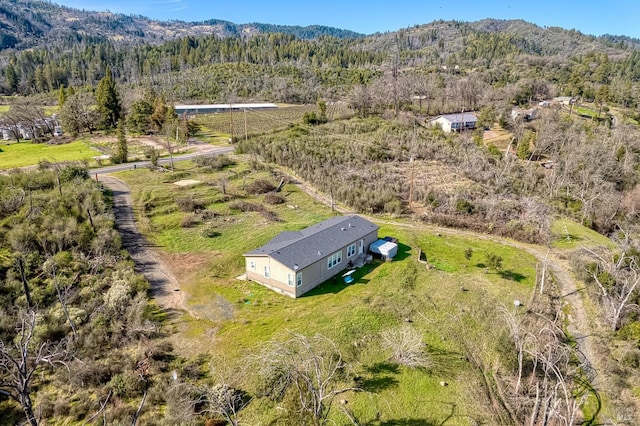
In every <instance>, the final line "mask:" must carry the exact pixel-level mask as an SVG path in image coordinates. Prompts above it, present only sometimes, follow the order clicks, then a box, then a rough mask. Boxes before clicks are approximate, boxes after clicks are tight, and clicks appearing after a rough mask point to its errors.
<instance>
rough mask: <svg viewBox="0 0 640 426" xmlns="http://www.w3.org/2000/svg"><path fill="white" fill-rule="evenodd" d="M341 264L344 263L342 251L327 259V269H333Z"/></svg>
mask: <svg viewBox="0 0 640 426" xmlns="http://www.w3.org/2000/svg"><path fill="white" fill-rule="evenodd" d="M341 262H342V250H340V251H339V252H337V253H335V254H332V255H331V256H329V258H328V259H327V268H329V269H331V268H333V267H334V266H336V265H337V264H338V263H341Z"/></svg>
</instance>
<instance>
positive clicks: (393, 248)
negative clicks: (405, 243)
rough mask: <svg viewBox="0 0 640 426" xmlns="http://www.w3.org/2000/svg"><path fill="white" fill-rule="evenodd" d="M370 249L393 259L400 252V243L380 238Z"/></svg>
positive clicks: (384, 257) (386, 258) (388, 258)
mask: <svg viewBox="0 0 640 426" xmlns="http://www.w3.org/2000/svg"><path fill="white" fill-rule="evenodd" d="M369 251H370V252H371V253H375V254H379V255H380V256H382V258H383V259H385V260H391V259H393V257H394V256H395V255H396V254H398V244H397V243H394V242H391V241H387V240H378V241H376V242H375V243H372V244H371V245H370V246H369Z"/></svg>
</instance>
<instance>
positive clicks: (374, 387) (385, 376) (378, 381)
mask: <svg viewBox="0 0 640 426" xmlns="http://www.w3.org/2000/svg"><path fill="white" fill-rule="evenodd" d="M367 373H369V374H371V376H372V377H369V378H367V377H359V378H358V379H356V383H357V385H358V387H360V388H362V389H363V390H365V391H366V392H372V393H377V392H380V391H383V390H385V389H389V388H392V387H395V386H397V385H398V380H397V379H396V378H395V377H393V376H394V375H397V374H399V373H400V367H399V366H398V365H397V364H393V363H390V362H379V363H377V364H374V365H372V366H370V367H367Z"/></svg>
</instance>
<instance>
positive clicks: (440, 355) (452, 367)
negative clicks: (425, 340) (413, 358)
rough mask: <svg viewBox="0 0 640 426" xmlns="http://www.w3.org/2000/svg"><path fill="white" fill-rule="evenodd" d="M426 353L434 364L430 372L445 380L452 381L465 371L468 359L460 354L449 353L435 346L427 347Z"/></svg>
mask: <svg viewBox="0 0 640 426" xmlns="http://www.w3.org/2000/svg"><path fill="white" fill-rule="evenodd" d="M426 352H427V354H428V356H429V359H431V361H432V362H433V367H431V368H430V369H429V370H428V371H429V373H430V374H432V375H437V376H438V377H442V378H444V379H449V380H452V379H454V378H455V377H457V376H458V373H459V372H460V371H461V370H462V369H463V367H464V364H465V363H466V362H467V359H466V357H465V356H464V355H462V354H461V353H459V352H453V351H447V350H444V349H440V348H437V347H434V346H427V348H426Z"/></svg>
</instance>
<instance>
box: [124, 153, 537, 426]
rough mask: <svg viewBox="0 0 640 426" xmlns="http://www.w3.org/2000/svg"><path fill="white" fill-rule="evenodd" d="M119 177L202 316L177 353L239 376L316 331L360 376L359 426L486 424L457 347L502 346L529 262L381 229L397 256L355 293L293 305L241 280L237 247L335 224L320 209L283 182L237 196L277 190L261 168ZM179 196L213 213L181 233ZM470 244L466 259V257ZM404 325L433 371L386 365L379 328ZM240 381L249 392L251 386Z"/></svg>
mask: <svg viewBox="0 0 640 426" xmlns="http://www.w3.org/2000/svg"><path fill="white" fill-rule="evenodd" d="M117 175H118V177H120V178H122V179H124V180H125V181H126V182H127V183H129V185H130V186H131V188H132V194H133V197H134V203H135V206H136V212H137V215H138V219H139V221H140V223H141V225H142V228H143V229H144V230H145V232H146V234H147V237H148V238H149V239H150V240H151V241H152V242H153V243H154V244H156V245H157V246H158V247H159V249H160V250H162V251H163V252H165V256H166V257H167V258H170V259H172V261H173V264H174V269H175V272H176V274H177V276H178V278H179V280H180V282H181V289H182V291H184V292H185V293H186V295H187V296H188V306H189V309H190V310H191V311H192V312H195V313H196V314H197V316H198V319H194V318H191V317H188V316H186V315H185V316H183V317H181V318H178V319H176V320H174V322H172V324H173V328H174V329H175V330H176V334H175V335H174V336H173V337H172V338H171V340H172V342H174V345H175V347H176V348H177V350H178V351H179V352H180V354H181V355H183V356H185V357H188V358H195V357H196V356H197V355H198V354H202V353H204V354H207V356H208V357H216V358H217V357H224V358H225V360H226V362H227V363H229V364H230V366H231V367H232V368H233V369H235V370H237V371H247V372H250V368H251V367H248V365H250V364H249V363H247V361H246V357H247V355H250V354H255V353H256V352H257V351H259V349H260V348H261V346H262V345H263V344H264V343H265V342H267V341H269V340H270V339H281V338H283V337H286V335H287V333H289V332H296V333H303V334H306V335H313V334H315V333H321V334H323V335H326V336H327V337H329V338H331V339H332V340H334V341H335V342H336V343H337V344H338V346H339V348H340V350H341V352H342V353H343V355H344V356H345V357H346V358H347V359H348V360H349V361H350V362H351V364H352V366H353V369H354V370H353V371H354V373H355V374H356V375H357V376H359V377H360V379H359V380H360V382H361V387H362V389H363V390H364V392H358V393H353V394H348V395H345V398H346V399H348V400H349V407H350V408H351V409H352V410H353V412H354V413H355V414H356V415H357V416H358V417H359V419H360V420H361V421H362V422H370V424H375V425H378V424H443V423H445V422H446V424H447V425H468V424H469V421H470V419H472V418H474V419H478V420H481V419H482V416H480V415H479V414H478V413H479V412H482V402H481V401H478V399H477V394H476V391H475V390H474V389H475V388H476V387H478V386H480V385H479V380H480V375H479V374H478V373H477V371H476V370H475V369H474V368H473V367H472V365H471V364H470V363H469V362H468V361H466V357H465V351H466V349H465V348H466V347H467V345H468V344H473V345H478V347H482V348H483V349H482V354H483V355H482V356H486V357H487V359H488V360H495V359H497V357H498V356H499V355H498V352H497V350H496V348H497V347H498V345H497V343H496V342H497V339H498V338H499V336H500V330H502V327H503V326H502V325H501V324H502V320H501V317H500V315H501V314H500V312H501V310H503V309H513V300H515V299H519V300H522V301H527V300H528V299H529V297H530V295H531V293H532V290H533V288H534V282H535V265H536V262H535V259H534V258H532V257H531V256H529V255H528V254H526V253H523V252H521V251H519V250H516V249H514V248H512V247H508V246H505V245H501V244H497V243H493V242H489V241H477V240H474V239H470V238H463V237H453V236H439V235H436V234H434V233H432V232H429V231H427V230H426V229H425V228H423V227H421V226H420V225H414V224H403V223H394V224H386V223H385V224H381V229H380V232H379V235H381V236H384V235H393V236H395V237H396V238H398V239H399V242H400V247H399V254H398V256H397V258H396V259H394V260H393V261H392V262H380V261H377V262H374V263H372V264H370V265H365V266H364V267H363V268H361V269H359V270H358V271H357V272H356V273H355V282H354V284H352V285H348V286H347V285H345V284H344V283H343V282H342V280H341V279H336V280H329V282H327V283H324V284H323V285H321V286H319V287H317V288H316V289H314V290H313V291H311V292H310V293H308V294H307V295H305V296H304V297H301V298H299V299H296V300H293V299H290V298H288V297H286V296H283V295H280V294H277V293H275V292H273V291H271V290H269V289H267V288H264V287H262V286H260V285H258V284H256V283H253V282H246V281H238V280H236V279H235V277H236V276H238V275H240V274H241V273H243V272H244V259H243V257H242V253H243V252H245V251H248V250H251V249H253V248H255V247H257V246H259V245H261V244H264V243H265V242H266V241H268V240H269V239H270V238H271V237H273V236H274V235H276V234H277V233H278V232H280V231H282V230H285V229H287V230H294V229H301V228H304V227H306V226H309V225H311V224H314V223H317V222H319V221H321V220H323V219H325V218H328V217H330V216H331V215H332V212H331V211H330V210H329V209H328V208H327V207H325V206H323V205H320V204H318V203H317V202H315V201H314V200H312V199H311V198H310V197H308V196H307V195H306V194H305V193H303V192H301V191H300V190H299V189H298V188H297V187H296V186H294V185H291V184H287V185H285V186H284V188H283V191H282V194H283V196H284V198H285V201H284V203H283V204H279V205H267V204H264V203H263V196H262V195H257V196H256V195H250V194H247V193H246V192H245V191H243V189H242V188H243V187H244V186H245V185H248V184H249V183H250V182H252V181H253V180H254V179H258V178H262V179H270V180H272V181H273V183H274V184H276V183H277V182H278V181H279V178H277V177H273V175H272V174H271V172H269V171H264V170H263V171H251V170H250V168H249V166H248V165H247V164H245V163H238V164H237V165H235V166H233V167H230V168H227V169H225V170H223V171H219V172H210V173H204V172H203V171H202V170H200V169H197V168H195V167H194V165H193V164H192V163H189V162H186V163H178V172H177V173H176V174H174V175H170V174H167V173H163V174H160V173H154V172H151V171H149V170H136V171H127V172H122V173H119V174H117ZM178 178H180V179H196V180H200V181H202V182H203V183H202V184H200V185H197V186H194V187H189V188H180V187H177V186H175V185H174V184H173V183H172V182H173V181H175V180H176V179H178ZM221 179H225V180H226V192H227V193H226V194H222V192H221V186H220V180H221ZM187 196H190V197H192V198H193V199H196V200H199V201H200V202H201V203H203V204H204V205H206V208H207V210H209V211H211V212H214V213H215V215H212V216H211V217H209V218H208V219H206V220H202V221H200V222H199V223H198V224H196V225H195V226H191V227H188V228H183V227H182V226H181V222H182V220H183V218H184V217H185V215H187V214H189V213H184V212H182V211H181V210H180V209H179V208H178V205H177V203H176V200H177V199H180V198H184V197H187ZM238 201H243V202H248V203H254V204H262V205H263V206H264V207H265V208H266V209H268V210H269V211H271V212H272V214H271V215H265V214H263V213H259V212H255V211H253V212H245V213H242V212H239V211H237V210H234V209H233V208H232V205H233V203H235V202H238ZM274 218H275V219H274ZM205 230H215V231H216V233H215V234H211V233H207V232H205ZM207 235H213V236H212V237H211V236H207ZM468 248H471V249H472V255H471V258H470V259H469V260H467V259H466V258H465V255H464V253H465V250H467V249H468ZM418 250H422V251H423V252H424V253H426V255H427V259H428V260H429V263H430V264H431V265H433V266H434V267H433V268H431V269H427V267H426V265H424V264H422V263H420V262H418V259H417V257H418ZM488 253H492V254H495V255H498V256H500V257H502V259H503V262H502V269H500V270H498V271H495V270H489V271H488V270H487V269H486V267H485V265H484V262H485V258H486V255H487V254H488ZM403 324H405V325H409V326H411V327H414V328H415V329H416V330H417V331H419V333H421V335H422V336H423V338H424V341H425V343H427V346H426V348H427V349H426V350H427V352H428V353H429V354H430V357H431V358H432V360H433V365H434V366H433V367H432V368H431V369H429V370H416V369H409V368H406V367H399V366H396V365H394V364H391V363H389V362H388V357H389V353H387V352H386V351H384V350H383V349H382V347H381V341H380V337H379V336H380V332H381V331H383V330H386V329H388V328H390V327H395V326H399V325H403ZM488 362H489V361H488ZM490 362H493V361H490ZM441 382H446V383H447V386H442V385H441ZM245 385H246V386H247V387H250V380H248V381H247V382H246V383H245ZM377 413H378V414H377ZM279 415H280V414H279V411H278V410H277V409H275V407H274V405H273V403H271V402H269V401H267V400H265V399H262V398H256V399H255V400H254V401H253V402H252V403H251V404H250V405H249V406H248V407H247V408H246V409H245V410H244V411H243V413H242V414H241V419H242V420H244V422H245V423H247V424H271V423H270V422H274V424H279V423H278V421H281V419H280V418H279V417H278V416H279ZM376 415H378V416H379V420H378V421H376V420H375V417H376ZM331 417H332V420H333V421H335V422H336V424H345V418H344V416H343V415H342V414H340V412H339V410H334V411H333V412H332V416H331Z"/></svg>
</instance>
